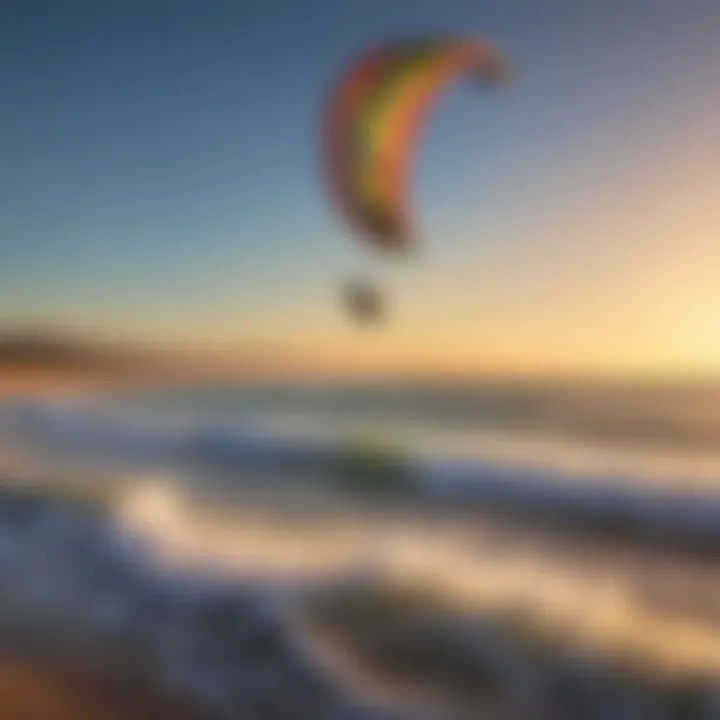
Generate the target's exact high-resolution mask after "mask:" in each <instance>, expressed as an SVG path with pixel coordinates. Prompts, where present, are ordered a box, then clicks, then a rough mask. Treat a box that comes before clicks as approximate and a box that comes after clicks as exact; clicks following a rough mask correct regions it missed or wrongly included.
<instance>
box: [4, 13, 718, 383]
mask: <svg viewBox="0 0 720 720" xmlns="http://www.w3.org/2000/svg"><path fill="white" fill-rule="evenodd" d="M446 32H452V33H457V32H462V33H473V34H476V35H478V36H480V37H483V38H485V39H487V40H488V41H490V42H491V43H493V44H494V45H496V46H497V47H498V48H499V49H500V50H501V51H503V52H504V53H505V54H506V55H507V57H508V58H509V60H510V63H511V65H512V67H513V68H514V72H513V78H512V82H511V83H510V84H509V85H508V86H507V87H506V88H505V89H503V90H502V91H499V92H492V93H488V92H482V91H480V92H479V91H478V90H477V88H475V87H473V86H472V85H470V84H460V85H458V86H456V87H454V88H453V89H452V90H451V91H450V92H449V93H448V94H447V95H445V96H444V97H443V99H442V102H441V103H440V104H439V105H438V106H437V108H436V110H435V112H434V113H433V115H432V116H431V118H430V122H429V124H428V125H427V127H426V130H425V132H424V134H423V136H422V142H421V145H420V148H419V153H418V156H417V158H416V162H415V173H414V177H415V182H414V190H413V197H414V201H413V205H414V207H415V210H416V215H417V224H418V225H419V226H420V227H421V228H422V237H421V238H420V244H421V253H420V254H419V256H418V257H417V258H416V259H415V260H413V261H412V262H403V263H386V262H382V261H380V260H377V259H374V258H373V257H372V256H371V254H370V253H368V252H366V251H365V250H364V249H363V248H361V247H360V246H358V244H357V243H356V242H355V241H354V240H353V239H352V237H351V235H349V234H348V233H347V232H346V230H345V229H344V227H343V226H342V224H341V223H340V222H339V221H338V219H337V218H336V217H335V215H334V214H333V213H332V211H331V210H330V208H329V206H328V204H327V202H326V198H325V196H324V194H323V190H322V187H321V185H320V183H319V181H318V171H317V162H316V150H317V143H316V140H317V137H316V136H317V127H316V126H317V119H318V112H319V109H320V105H321V102H322V100H323V98H324V95H325V92H326V91H327V89H328V86H329V84H330V83H331V82H332V81H333V80H334V79H335V78H336V76H337V73H338V72H339V71H340V70H341V69H342V68H343V67H344V66H345V64H346V63H347V61H348V60H349V59H351V58H352V57H353V56H354V55H355V54H356V53H358V52H359V51H361V50H362V49H363V47H364V46H365V45H366V44H368V43H372V42H375V41H377V40H382V39H386V38H392V37H394V36H397V35H408V34H414V33H422V34H428V33H430V34H432V33H446ZM0 107H1V108H2V115H1V116H0V117H1V119H0V158H2V161H1V162H0V327H2V326H9V325H12V326H13V327H17V326H23V325H33V326H37V325H42V326H50V327H52V326H59V327H63V328H70V329H76V330H81V331H87V332H91V333H94V332H102V333H103V334H105V335H108V336H112V337H115V338H128V339H139V340H151V341H157V342H176V341H179V342H185V341H192V342H194V343H200V344H207V345H208V346H210V345H212V346H217V347H227V349H228V353H229V354H232V353H234V352H242V348H244V347H249V346H252V347H265V346H267V347H272V348H275V349H277V350H279V351H281V352H287V353H288V354H290V353H293V352H299V353H305V354H310V355H313V354H315V355H317V356H318V357H320V356H324V357H325V358H326V359H327V357H332V358H333V359H334V360H335V361H336V362H337V364H338V365H339V366H343V365H345V366H347V367H360V366H368V367H370V366H373V367H384V366H397V367H401V366H403V365H407V366H408V367H412V368H413V369H423V368H427V369H462V370H464V371H467V370H478V371H482V370H486V369H498V368H501V369H519V370H544V369H561V370H562V369H579V370H583V369H584V370H617V369H628V370H637V369H640V370H642V369H650V370H661V371H662V370H671V371H672V370H677V371H681V372H684V371H703V372H705V371H711V372H712V371H718V372H720V2H718V0H365V2H350V1H349V0H282V1H281V0H262V2H261V1H260V0H258V1H257V2H243V1H241V0H233V1H230V0H84V1H83V2H79V1H78V0H62V1H61V0H5V2H3V3H1V4H0ZM356 271H359V272H367V273H369V274H370V275H372V276H373V277H376V278H377V279H378V281H379V282H380V283H381V285H382V286H383V287H384V288H385V289H386V290H387V292H388V296H389V298H390V302H391V322H390V323H388V324H387V325H386V326H385V327H384V328H382V329H380V330H377V331H371V332H367V331H364V330H362V329H359V328H358V327H356V326H354V325H353V324H352V323H350V322H349V320H348V318H347V317H346V316H345V315H344V314H343V313H342V312H341V309H340V308H339V305H338V290H339V286H340V283H341V282H342V280H343V279H344V278H346V277H347V276H348V275H352V274H354V273H355V272H356Z"/></svg>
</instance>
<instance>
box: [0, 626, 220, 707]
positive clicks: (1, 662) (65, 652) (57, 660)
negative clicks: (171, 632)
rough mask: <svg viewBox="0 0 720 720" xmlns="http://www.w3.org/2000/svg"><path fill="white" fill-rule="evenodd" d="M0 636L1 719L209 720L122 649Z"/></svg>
mask: <svg viewBox="0 0 720 720" xmlns="http://www.w3.org/2000/svg"><path fill="white" fill-rule="evenodd" d="M3 635H4V637H1V638H0V718H2V719H3V720H212V716H211V715H210V714H209V713H207V712H204V711H203V710H202V709H201V708H199V707H197V706H196V704H195V703H194V702H193V701H191V700H190V699H189V698H185V697H177V696H173V695H172V694H170V693H169V692H167V691H165V690H163V689H162V688H160V687H159V686H158V683H157V682H156V681H154V680H153V678H152V677H151V674H150V672H149V671H148V669H147V667H146V666H145V665H144V663H143V662H142V659H140V658H137V657H133V655H132V654H131V653H129V652H128V651H127V650H126V649H125V648H110V647H107V646H105V647H95V648H93V647H90V646H88V645H83V646H81V645H80V644H73V645H68V643H67V642H66V641H63V640H59V639H58V638H55V637H50V636H49V635H43V634H42V633H39V632H26V633H17V632H14V633H11V635H12V636H8V634H7V633H4V634H3Z"/></svg>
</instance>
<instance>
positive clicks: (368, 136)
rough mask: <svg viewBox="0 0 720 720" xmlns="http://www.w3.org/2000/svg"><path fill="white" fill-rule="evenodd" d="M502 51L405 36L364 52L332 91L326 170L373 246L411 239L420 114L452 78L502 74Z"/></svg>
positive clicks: (325, 130) (325, 125) (390, 246)
mask: <svg viewBox="0 0 720 720" xmlns="http://www.w3.org/2000/svg"><path fill="white" fill-rule="evenodd" d="M502 71H503V63H502V61H501V59H500V57H499V56H498V54H497V53H496V52H495V51H494V50H492V49H491V48H490V47H488V46H487V45H485V44H484V43H482V42H479V41H477V40H472V39H461V38H444V39H434V40H405V41H400V42H394V43H390V44H387V45H382V46H379V47H375V48H372V49H370V50H369V51H367V52H366V53H364V54H363V55H362V56H361V57H360V58H359V60H358V61H357V62H356V63H355V64H354V65H353V66H352V67H351V68H350V69H349V71H348V72H346V73H345V74H344V75H343V76H342V77H341V78H340V81H339V82H338V83H337V85H336V86H335V87H334V88H333V90H332V91H331V94H330V98H329V102H328V104H327V107H326V108H325V112H324V116H323V119H322V130H321V154H322V157H323V166H324V167H323V170H324V173H325V179H326V181H327V184H328V186H329V189H330V192H331V194H332V196H333V198H334V200H335V201H336V203H337V205H338V208H339V210H340V212H341V214H342V215H343V216H344V217H345V218H346V220H348V221H349V223H350V224H351V226H353V228H354V229H355V230H356V231H357V232H359V233H360V235H361V236H362V237H364V238H365V239H366V240H367V241H368V242H370V243H371V244H373V245H374V246H376V247H378V248H381V249H385V250H391V251H403V250H406V249H407V248H408V247H409V246H410V245H411V244H412V241H413V223H412V221H411V213H410V211H409V207H408V195H409V188H408V176H409V170H410V165H411V161H412V155H413V151H414V149H415V145H416V141H417V135H418V131H419V129H420V126H421V123H422V120H423V118H424V116H425V115H426V114H427V112H428V111H429V109H430V108H431V107H432V106H433V103H434V101H435V100H436V98H437V97H438V96H439V94H440V92H441V91H442V90H443V89H445V88H446V87H447V86H448V85H449V84H450V83H451V81H453V80H455V79H457V78H459V77H461V76H464V75H467V74H469V75H472V76H476V77H478V78H479V79H481V80H484V81H488V82H494V81H497V80H499V79H500V78H501V76H502Z"/></svg>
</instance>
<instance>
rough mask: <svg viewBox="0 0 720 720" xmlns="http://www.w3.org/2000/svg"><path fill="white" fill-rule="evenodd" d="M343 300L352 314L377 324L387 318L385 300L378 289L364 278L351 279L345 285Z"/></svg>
mask: <svg viewBox="0 0 720 720" xmlns="http://www.w3.org/2000/svg"><path fill="white" fill-rule="evenodd" d="M343 300H344V302H345V306H346V307H347V309H348V310H349V311H350V313H351V314H352V316H353V317H354V318H355V319H356V320H357V321H358V322H361V323H364V324H367V325H370V324H372V325H375V324H377V323H379V322H381V321H383V320H384V319H385V312H386V311H385V302H384V300H383V298H382V295H381V294H380V292H379V291H378V289H377V288H376V287H375V286H374V285H372V284H370V283H369V282H366V281H364V280H351V281H349V282H348V283H347V284H346V285H345V286H344V287H343Z"/></svg>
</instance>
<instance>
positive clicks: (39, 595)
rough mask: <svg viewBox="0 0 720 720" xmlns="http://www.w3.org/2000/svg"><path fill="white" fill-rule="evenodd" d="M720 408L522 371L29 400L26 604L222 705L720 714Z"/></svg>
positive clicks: (639, 388) (16, 488)
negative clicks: (124, 638) (83, 556)
mask: <svg viewBox="0 0 720 720" xmlns="http://www.w3.org/2000/svg"><path fill="white" fill-rule="evenodd" d="M718 399H720V384H719V385H712V384H709V383H704V384H700V383H695V384H692V383H674V384H672V383H667V382H666V383H663V382H655V383H649V382H648V383H637V382H629V381H628V382H619V381H615V382H599V381H598V382H589V381H576V382H570V381H567V382H559V381H542V382H541V381H530V380H527V381H507V380H505V381H492V382H491V381H483V382H481V381H477V382H468V381H462V382H461V381H457V382H452V383H451V382H445V383H442V382H439V381H432V382H431V381H425V382H420V381H414V382H412V383H410V382H403V383H400V382H391V381H384V382H380V381H376V382H372V383H360V382H357V383H346V384H340V383H334V384H330V383H326V384H321V383H317V382H316V383H312V384H310V383H304V384H300V383H297V384H293V383H286V384H284V385H280V384H267V385H263V386H260V385H255V386H251V387H248V386H214V387H207V386H205V387H199V386H196V387H175V388H170V389H169V388H163V389H156V390H147V389H146V390H143V391H142V392H140V391H138V392H136V393H130V392H124V393H115V394H109V393H108V394H105V395H99V394H96V395H92V396H90V395H86V396H76V397H73V398H69V397H66V398H64V399H62V400H54V401H52V402H51V401H49V400H48V401H46V402H40V401H27V402H19V401H13V402H10V401H8V402H6V403H4V404H3V405H2V406H1V407H0V474H1V475H2V476H3V477H4V478H5V479H6V482H5V487H4V488H3V493H4V495H3V494H0V541H2V542H0V576H3V575H4V576H5V577H7V578H12V579H13V581H12V583H10V585H8V584H7V583H6V584H4V585H3V587H11V588H13V590H12V592H9V591H8V592H6V593H5V596H6V597H3V603H4V605H5V607H6V608H12V611H11V612H10V611H8V612H10V616H12V613H19V612H22V613H23V614H24V615H25V616H26V615H27V614H28V613H30V614H31V615H32V613H35V615H37V616H39V617H41V618H43V622H48V621H49V620H48V618H55V619H56V620H57V621H58V622H62V623H64V624H67V623H74V624H75V625H77V627H78V628H79V629H78V632H80V630H82V632H94V633H98V634H100V635H102V633H130V634H133V635H136V636H138V637H142V638H143V642H144V643H145V644H146V645H147V648H148V650H147V651H148V653H149V654H150V655H151V656H152V657H153V658H154V662H155V666H156V667H157V672H158V677H159V678H160V679H161V681H162V682H167V683H170V684H171V685H173V684H174V685H173V686H175V687H179V688H181V689H182V690H183V692H188V693H190V694H192V695H193V696H194V697H196V698H197V699H199V700H200V701H202V702H204V703H205V704H206V706H207V707H209V708H211V710H212V712H213V713H215V715H213V716H217V717H218V718H246V717H250V718H252V717H277V718H288V719H290V718H295V717H297V718H302V717H308V718H310V717H313V718H315V717H328V718H331V717H337V718H345V717H348V718H349V717H370V718H384V717H388V718H389V717H407V718H412V719H413V720H414V719H415V718H438V720H445V719H446V718H447V720H455V719H456V718H458V719H459V718H477V717H501V718H512V717H548V718H554V717H558V718H559V717H563V718H568V717H573V718H574V717H577V718H590V717H597V718H617V717H628V718H630V717H633V718H655V717H657V718H666V717H678V718H680V717H682V718H686V717H703V718H705V717H707V718H714V717H720V714H718V713H719V712H720V698H718V697H716V692H715V688H716V686H717V685H718V683H717V680H718V679H719V678H720V571H718V569H717V556H718V555H720V442H719V441H720V403H718V402H717V400H718ZM21 506H22V507H27V506H32V507H33V508H36V510H33V512H32V513H30V514H31V515H32V517H33V518H35V519H34V520H33V521H32V523H30V522H29V521H27V520H23V521H22V522H21V521H19V520H18V517H19V515H18V511H17V508H18V507H21ZM37 508H41V511H40V510H37ZM23 512H25V511H23ZM20 515H22V513H20ZM26 515H27V512H25V515H23V517H25V516H26ZM3 518H4V520H3ZM38 518H41V519H38ZM43 518H44V519H43ZM88 518H92V520H89V519H88ZM23 523H25V524H23ZM33 523H34V525H33ZM31 525H32V527H33V528H34V530H33V531H32V532H33V533H34V534H33V535H32V538H33V540H32V542H30V541H29V540H28V537H29V535H28V533H29V532H30V530H29V529H28V528H30V526H31ZM88 528H91V529H88ZM78 533H80V535H82V534H83V533H85V535H82V537H85V538H86V539H85V540H78ZM88 533H90V535H88ZM90 537H92V538H94V539H92V540H91V539H89V538H90ZM43 543H46V545H44V544H43ZM78 543H79V544H80V545H83V544H85V545H88V544H89V545H91V546H93V548H94V550H93V552H94V553H95V554H96V555H97V557H96V558H95V559H93V560H92V561H88V562H87V567H85V564H83V563H85V562H86V561H85V560H83V561H82V562H81V561H80V560H79V559H78V558H79V557H80V554H78V550H77V547H78ZM29 546H32V547H33V548H35V549H34V550H33V551H32V552H30V551H29V550H27V548H28V547H29ZM46 547H47V552H46V551H45V550H44V549H43V548H46ZM50 550H51V551H52V552H50ZM44 555H47V556H48V557H52V558H53V560H52V562H50V561H49V560H48V558H47V557H43V556H44ZM21 557H22V560H20V559H19V558H21ZM108 567H114V568H119V567H121V568H122V569H121V570H119V569H116V570H113V571H112V572H110V571H108V570H107V568H108ZM108 573H109V574H110V575H111V576H112V577H115V575H117V577H120V578H122V579H121V580H113V581H112V582H110V583H108V581H107V575H108ZM95 575H97V576H98V577H105V580H103V581H102V582H100V581H98V584H97V587H96V586H95V580H94V579H93V578H94V577H95ZM108 585H110V586H111V587H110V588H109V587H108ZM38 588H39V589H38ZM158 598H162V601H161V605H162V607H164V608H165V609H164V610H163V611H152V612H151V611H150V610H148V608H149V607H155V606H156V605H157V603H158V602H160V601H159V600H158ZM163 603H164V605H163ZM218 607H220V608H221V609H220V610H218ZM218 613H219V615H220V616H221V618H222V619H221V620H219V621H217V623H219V625H218V624H217V623H216V624H213V623H215V621H214V620H212V617H215V615H216V614H218ZM6 616H7V615H6ZM208 617H210V618H211V619H208ZM58 618H59V619H60V620H58ZM263 618H264V619H263ZM263 623H264V624H263ZM236 625H237V626H238V627H239V626H242V628H244V629H243V630H239V629H237V628H236ZM73 626H74V625H73ZM248 627H265V628H266V630H267V628H271V629H272V632H270V630H267V632H269V633H270V634H271V635H272V634H273V633H275V635H274V637H275V640H274V641H273V643H271V644H272V646H273V648H274V649H273V650H272V652H271V653H270V654H271V655H272V658H270V657H269V656H267V652H269V651H268V650H267V647H265V646H264V645H263V643H260V645H258V646H256V645H254V644H253V643H254V642H255V641H250V640H248V639H247V638H248V637H250V636H252V633H249V631H248V629H247V628H248ZM248 633H249V634H248ZM281 698H284V699H282V700H281ZM293 698H295V699H293ZM260 707H262V708H264V709H263V710H258V709H257V708H260ZM251 708H256V709H255V710H251ZM253 713H254V714H253ZM263 713H264V714H263ZM273 713H274V714H273Z"/></svg>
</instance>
